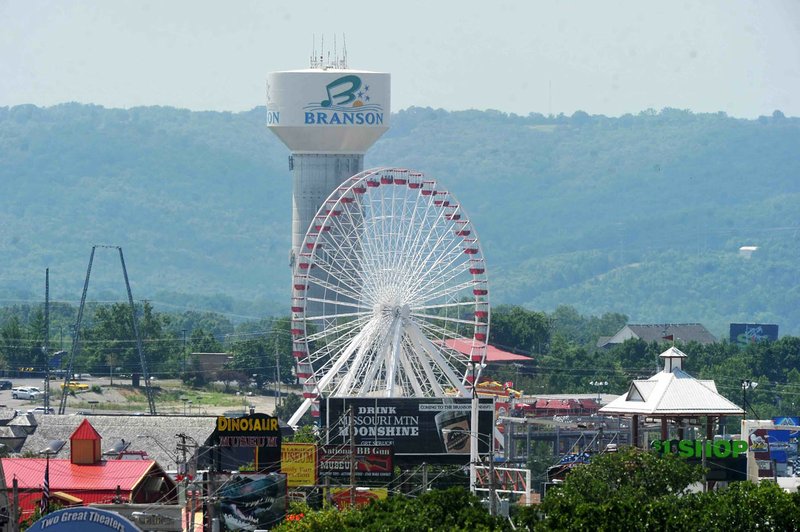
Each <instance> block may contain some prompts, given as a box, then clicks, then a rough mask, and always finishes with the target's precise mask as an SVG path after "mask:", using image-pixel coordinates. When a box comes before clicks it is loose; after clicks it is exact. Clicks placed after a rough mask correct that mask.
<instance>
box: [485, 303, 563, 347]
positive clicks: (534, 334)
mask: <svg viewBox="0 0 800 532" xmlns="http://www.w3.org/2000/svg"><path fill="white" fill-rule="evenodd" d="M549 342H550V328H549V322H548V319H547V315H546V314H545V313H543V312H535V311H532V310H526V309H524V308H522V307H519V306H513V307H512V306H508V305H500V306H498V307H496V308H494V309H492V326H491V328H490V330H489V343H490V344H492V345H496V346H499V347H502V348H504V349H510V350H515V349H516V350H519V351H522V352H525V353H534V352H535V353H542V352H543V351H544V350H546V348H547V345H548V343H549Z"/></svg>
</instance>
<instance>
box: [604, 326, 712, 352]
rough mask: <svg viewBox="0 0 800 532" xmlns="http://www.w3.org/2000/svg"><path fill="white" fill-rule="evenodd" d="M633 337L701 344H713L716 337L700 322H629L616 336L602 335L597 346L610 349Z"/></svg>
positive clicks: (648, 340)
mask: <svg viewBox="0 0 800 532" xmlns="http://www.w3.org/2000/svg"><path fill="white" fill-rule="evenodd" d="M632 338H635V339H638V340H644V341H645V342H659V343H660V342H683V343H687V342H697V343H700V344H713V343H716V342H717V339H716V337H715V336H714V335H713V334H711V333H710V332H708V329H706V328H705V327H704V326H703V325H702V324H700V323H653V324H641V325H636V324H629V325H626V326H625V327H623V328H622V329H620V330H619V332H617V333H616V334H615V335H614V336H610V337H609V336H601V337H600V339H599V340H598V341H597V347H599V348H601V349H610V348H611V347H614V346H615V345H619V344H621V343H623V342H625V340H630V339H632Z"/></svg>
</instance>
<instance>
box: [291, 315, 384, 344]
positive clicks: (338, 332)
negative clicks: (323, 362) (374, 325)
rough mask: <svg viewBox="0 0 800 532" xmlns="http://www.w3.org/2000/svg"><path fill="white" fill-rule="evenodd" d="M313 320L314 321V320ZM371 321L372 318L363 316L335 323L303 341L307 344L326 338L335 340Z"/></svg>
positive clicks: (307, 336)
mask: <svg viewBox="0 0 800 532" xmlns="http://www.w3.org/2000/svg"><path fill="white" fill-rule="evenodd" d="M314 319H315V320H316V318H314ZM371 319H372V317H370V316H363V317H360V318H356V319H355V320H352V321H343V322H341V323H336V324H334V325H331V326H329V327H327V328H325V329H322V330H320V331H317V332H314V333H311V334H307V335H306V337H305V340H306V341H307V342H314V341H317V340H323V339H326V338H329V339H333V340H335V339H337V338H339V337H341V336H343V335H345V334H346V333H347V332H348V331H350V330H355V329H356V328H357V327H359V326H361V325H364V324H366V323H367V322H369V320H371Z"/></svg>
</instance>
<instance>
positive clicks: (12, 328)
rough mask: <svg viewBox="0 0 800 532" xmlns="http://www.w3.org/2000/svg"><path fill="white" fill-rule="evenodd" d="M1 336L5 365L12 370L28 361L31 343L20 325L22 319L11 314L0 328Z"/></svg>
mask: <svg viewBox="0 0 800 532" xmlns="http://www.w3.org/2000/svg"><path fill="white" fill-rule="evenodd" d="M0 338H2V346H0V349H1V350H2V354H3V359H4V362H5V366H6V367H7V368H9V369H12V370H17V369H18V368H19V367H20V366H21V364H24V363H25V362H26V359H27V356H28V353H29V349H30V347H29V345H28V339H27V337H26V334H25V332H24V330H23V328H22V326H21V325H20V320H19V318H18V317H17V316H11V318H9V319H8V321H6V323H5V324H4V325H3V328H2V330H0Z"/></svg>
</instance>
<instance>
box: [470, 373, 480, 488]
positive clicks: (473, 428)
mask: <svg viewBox="0 0 800 532" xmlns="http://www.w3.org/2000/svg"><path fill="white" fill-rule="evenodd" d="M476 364H477V362H470V366H471V367H472V404H471V406H472V409H471V415H470V422H469V439H470V442H469V491H470V492H471V493H472V494H473V495H475V488H476V487H477V483H478V478H477V471H476V470H475V467H476V466H477V463H478V394H477V393H476V391H475V365H476Z"/></svg>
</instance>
